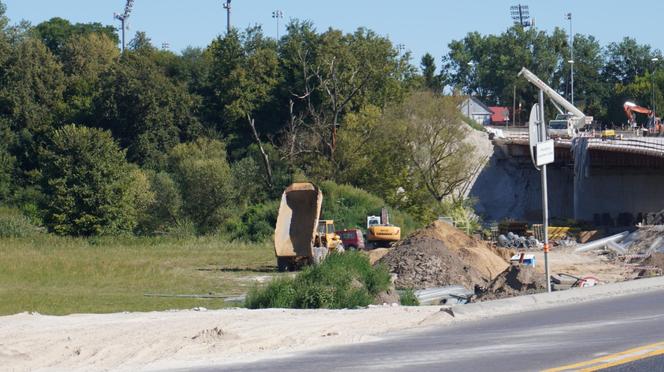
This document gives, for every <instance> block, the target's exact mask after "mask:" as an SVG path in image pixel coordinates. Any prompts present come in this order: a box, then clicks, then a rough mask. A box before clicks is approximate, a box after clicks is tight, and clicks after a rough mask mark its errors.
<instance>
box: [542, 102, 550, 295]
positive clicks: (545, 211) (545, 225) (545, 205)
mask: <svg viewBox="0 0 664 372" xmlns="http://www.w3.org/2000/svg"><path fill="white" fill-rule="evenodd" d="M539 110H540V115H539V119H540V120H539V130H540V133H539V140H540V143H542V142H545V141H546V140H547V138H546V119H544V91H543V90H542V89H540V91H539ZM552 151H553V149H552ZM541 173H542V220H543V221H542V230H544V275H546V291H547V292H551V276H550V274H549V200H548V199H549V194H548V190H547V182H546V164H543V165H542V170H541Z"/></svg>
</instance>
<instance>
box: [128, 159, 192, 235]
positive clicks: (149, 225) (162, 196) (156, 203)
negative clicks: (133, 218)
mask: <svg viewBox="0 0 664 372" xmlns="http://www.w3.org/2000/svg"><path fill="white" fill-rule="evenodd" d="M148 179H149V181H150V191H151V192H152V193H153V195H154V198H153V199H152V200H151V203H149V205H148V206H147V208H146V209H145V211H146V213H144V214H143V215H142V216H141V218H140V219H139V222H138V226H137V230H138V232H139V233H141V234H157V233H165V232H167V231H169V230H170V229H171V228H173V227H174V226H176V225H177V224H178V222H180V218H181V213H182V212H181V209H182V196H181V195H180V190H179V188H178V185H177V184H176V183H175V181H174V180H173V177H171V175H170V174H168V173H166V172H163V171H162V172H148Z"/></svg>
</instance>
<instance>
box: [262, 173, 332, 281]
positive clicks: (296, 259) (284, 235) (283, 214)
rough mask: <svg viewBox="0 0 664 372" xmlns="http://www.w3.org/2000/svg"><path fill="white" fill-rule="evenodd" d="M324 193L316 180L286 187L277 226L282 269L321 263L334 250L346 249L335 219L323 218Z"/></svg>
mask: <svg viewBox="0 0 664 372" xmlns="http://www.w3.org/2000/svg"><path fill="white" fill-rule="evenodd" d="M322 205H323V193H322V192H321V190H320V189H319V188H318V187H316V186H315V185H314V184H312V183H308V182H301V183H294V184H292V185H290V186H288V187H287V188H286V190H284V193H283V194H282V196H281V204H280V205H279V214H278V215H277V225H276V227H275V229H274V253H275V255H276V257H277V268H278V269H279V271H286V270H295V269H298V268H300V267H301V266H303V265H309V264H318V263H320V262H321V261H322V260H323V259H324V258H325V257H326V256H327V255H328V254H329V253H331V252H335V251H337V252H342V251H343V250H344V248H343V243H342V242H341V237H340V236H339V235H337V234H336V232H335V229H334V221H332V220H321V219H319V216H320V213H321V207H322Z"/></svg>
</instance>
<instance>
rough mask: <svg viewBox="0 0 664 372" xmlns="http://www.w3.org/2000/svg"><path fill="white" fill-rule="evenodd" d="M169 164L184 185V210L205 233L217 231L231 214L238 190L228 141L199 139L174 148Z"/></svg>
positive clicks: (179, 182) (181, 188) (178, 180)
mask: <svg viewBox="0 0 664 372" xmlns="http://www.w3.org/2000/svg"><path fill="white" fill-rule="evenodd" d="M169 166H170V168H171V171H172V173H173V175H174V177H175V180H176V181H177V183H178V184H179V186H180V195H182V201H183V208H182V209H183V212H184V213H185V215H186V216H187V217H188V218H189V219H191V221H192V222H193V223H194V224H195V225H196V228H197V229H198V231H199V232H201V233H209V232H214V231H216V230H217V229H218V228H219V227H220V226H221V224H222V223H223V222H224V221H225V220H226V219H227V218H228V216H229V208H230V207H231V206H232V205H233V201H234V200H235V197H236V192H239V191H238V190H236V189H235V188H234V187H233V182H232V177H231V168H230V166H229V164H228V161H227V160H226V148H225V146H224V144H223V143H222V142H220V141H216V140H208V139H199V140H197V141H196V142H191V143H182V144H179V145H177V146H175V147H174V148H173V150H172V151H171V153H170V156H169Z"/></svg>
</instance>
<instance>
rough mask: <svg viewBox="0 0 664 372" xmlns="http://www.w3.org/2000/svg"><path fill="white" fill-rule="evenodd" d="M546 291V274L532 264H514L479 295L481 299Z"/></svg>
mask: <svg viewBox="0 0 664 372" xmlns="http://www.w3.org/2000/svg"><path fill="white" fill-rule="evenodd" d="M544 291H546V280H545V279H544V275H542V274H541V273H539V272H537V271H536V270H535V268H534V267H532V266H520V265H512V266H510V267H508V268H507V269H506V270H505V271H503V272H502V273H501V274H500V275H498V276H497V277H496V278H495V279H494V280H493V281H492V282H491V284H489V286H488V287H487V288H485V289H483V290H482V291H481V292H480V293H479V295H478V296H477V297H478V299H479V300H480V301H484V300H495V299H498V298H504V297H513V296H521V295H527V294H533V293H538V292H544Z"/></svg>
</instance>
